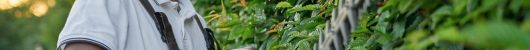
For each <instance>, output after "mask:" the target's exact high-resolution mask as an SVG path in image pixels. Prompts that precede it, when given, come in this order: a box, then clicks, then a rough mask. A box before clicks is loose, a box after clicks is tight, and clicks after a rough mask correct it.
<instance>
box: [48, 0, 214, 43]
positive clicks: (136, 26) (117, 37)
mask: <svg viewBox="0 0 530 50" xmlns="http://www.w3.org/2000/svg"><path fill="white" fill-rule="evenodd" d="M150 3H151V5H152V6H153V8H154V9H155V11H158V12H164V13H165V14H166V15H167V16H168V21H169V22H170V24H171V25H172V29H173V32H174V36H175V40H176V41H177V44H178V47H179V48H180V49H181V50H206V49H207V48H206V42H205V40H204V35H203V34H202V33H201V32H200V29H199V28H198V26H200V25H199V24H197V23H203V24H202V26H206V25H205V24H204V20H202V17H200V16H199V19H200V22H197V21H196V20H194V19H193V16H194V15H198V14H197V13H196V12H195V9H194V8H193V5H192V3H191V2H190V1H189V0H179V2H171V1H169V0H150ZM178 7H180V9H181V10H180V11H179V10H177V8H178ZM75 42H88V43H92V44H96V45H98V46H101V47H103V48H104V49H109V50H168V47H167V46H166V44H165V43H164V42H163V41H162V39H161V35H160V33H159V31H158V30H157V27H156V24H155V22H154V20H153V19H152V18H151V17H150V16H149V14H148V13H147V11H146V10H145V9H144V7H143V6H142V4H141V3H140V1H139V0H76V1H75V3H74V5H73V7H72V9H71V11H70V14H69V16H68V18H67V21H66V24H65V26H64V28H63V30H62V31H61V33H60V35H59V40H58V43H57V48H58V49H59V50H62V49H64V47H65V46H66V45H68V44H70V43H75Z"/></svg>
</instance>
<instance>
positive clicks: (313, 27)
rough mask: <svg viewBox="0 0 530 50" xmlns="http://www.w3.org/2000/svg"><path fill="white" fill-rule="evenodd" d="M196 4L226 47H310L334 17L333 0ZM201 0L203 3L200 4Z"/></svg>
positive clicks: (288, 49)
mask: <svg viewBox="0 0 530 50" xmlns="http://www.w3.org/2000/svg"><path fill="white" fill-rule="evenodd" d="M195 3H196V4H195V7H197V8H205V9H198V11H199V12H200V13H201V14H202V15H203V16H204V18H205V19H206V20H207V23H208V25H209V26H210V28H212V29H213V30H214V32H215V33H216V34H215V36H216V38H217V40H218V41H219V42H220V43H221V44H220V45H222V49H223V50H227V49H235V48H242V47H253V48H255V49H258V50H278V49H280V50H293V49H298V50H310V49H312V48H314V47H315V46H316V44H317V42H318V36H319V34H321V33H323V32H324V30H323V29H324V27H325V24H324V23H325V22H324V21H326V19H327V18H329V17H331V10H332V9H333V6H334V5H332V4H331V3H334V1H333V0H214V1H209V0H208V1H201V0H197V1H195ZM197 3H200V4H197ZM205 3H207V4H205Z"/></svg>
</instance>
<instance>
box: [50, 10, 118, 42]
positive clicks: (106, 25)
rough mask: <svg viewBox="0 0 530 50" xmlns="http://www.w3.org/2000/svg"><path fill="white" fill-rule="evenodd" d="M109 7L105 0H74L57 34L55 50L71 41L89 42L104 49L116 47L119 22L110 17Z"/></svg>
mask: <svg viewBox="0 0 530 50" xmlns="http://www.w3.org/2000/svg"><path fill="white" fill-rule="evenodd" d="M109 8H112V7H109V6H108V5H107V3H106V0H76V1H75V3H74V5H73V7H72V9H71V11H70V14H69V16H68V18H67V21H66V24H65V26H64V28H63V30H62V31H61V33H60V35H59V40H58V43H57V50H63V49H64V48H65V46H67V45H68V44H72V43H90V44H94V45H97V46H99V47H102V48H104V49H105V50H112V49H113V48H116V46H117V41H118V39H117V37H116V36H117V33H119V32H118V30H119V29H117V28H118V27H117V26H118V25H120V23H116V22H114V21H115V20H120V19H115V18H116V17H111V16H110V15H109V11H108V9H109ZM111 18H112V19H111ZM114 50H116V49H114Z"/></svg>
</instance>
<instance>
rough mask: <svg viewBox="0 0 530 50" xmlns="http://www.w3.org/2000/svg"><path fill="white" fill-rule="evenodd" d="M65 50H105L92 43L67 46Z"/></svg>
mask: <svg viewBox="0 0 530 50" xmlns="http://www.w3.org/2000/svg"><path fill="white" fill-rule="evenodd" d="M64 50H103V48H101V47H98V46H97V45H94V44H90V43H72V44H69V45H66V46H65V48H64Z"/></svg>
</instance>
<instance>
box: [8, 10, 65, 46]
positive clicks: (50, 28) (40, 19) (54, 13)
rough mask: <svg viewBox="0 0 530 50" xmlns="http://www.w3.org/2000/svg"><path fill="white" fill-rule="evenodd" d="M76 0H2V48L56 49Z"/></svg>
mask: <svg viewBox="0 0 530 50" xmlns="http://www.w3.org/2000/svg"><path fill="white" fill-rule="evenodd" d="M73 3H74V0H0V48H1V49H0V50H55V46H56V42H57V37H58V35H59V33H60V31H61V29H62V27H63V25H64V23H65V21H66V17H67V16H68V13H69V11H70V8H71V7H72V4H73Z"/></svg>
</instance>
